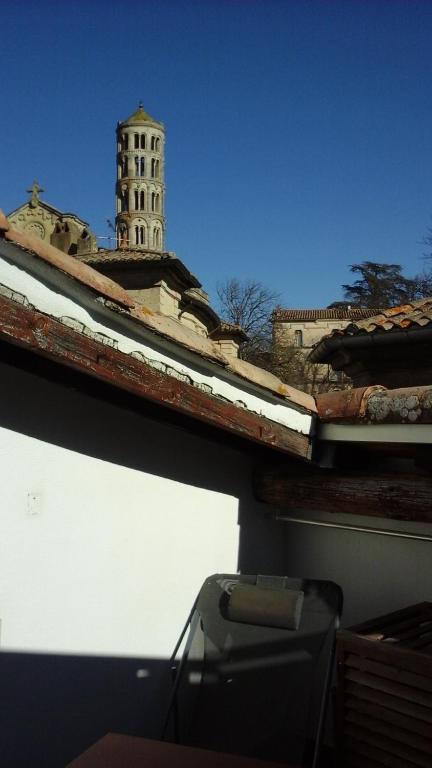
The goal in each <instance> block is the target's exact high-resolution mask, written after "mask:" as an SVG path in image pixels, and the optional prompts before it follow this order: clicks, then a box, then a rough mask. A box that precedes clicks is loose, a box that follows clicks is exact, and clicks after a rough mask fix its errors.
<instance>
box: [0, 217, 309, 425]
mask: <svg viewBox="0 0 432 768" xmlns="http://www.w3.org/2000/svg"><path fill="white" fill-rule="evenodd" d="M0 236H3V238H4V239H5V240H8V241H9V242H11V243H12V244H15V245H16V246H17V247H18V248H20V249H21V250H24V251H26V252H29V253H31V254H34V255H35V256H37V257H38V258H40V259H42V260H44V261H46V262H48V263H50V264H52V265H53V266H55V267H57V268H58V269H59V270H61V271H62V272H64V273H65V274H67V275H69V276H70V277H72V278H73V279H75V280H77V281H78V282H80V283H82V284H83V285H86V286H88V287H90V288H92V289H93V290H94V291H96V292H97V293H99V294H100V295H101V296H103V297H105V298H107V299H110V300H111V301H114V302H115V303H117V304H120V305H121V306H123V307H124V310H123V311H124V313H125V314H126V315H129V316H130V317H131V318H132V319H134V320H135V321H137V322H140V323H142V324H143V325H144V326H146V327H147V328H148V329H149V330H151V331H153V332H154V333H156V334H158V335H160V336H163V337H164V338H166V339H169V340H172V341H173V342H175V343H177V344H179V345H180V346H182V347H185V348H187V349H189V350H191V351H192V352H195V353H196V354H198V355H201V356H202V357H205V358H208V359H210V360H212V361H213V362H215V363H218V364H219V365H221V366H222V367H223V368H226V369H228V370H230V371H232V373H234V374H236V375H238V376H239V377H241V378H242V379H244V380H247V381H249V382H251V383H253V384H255V385H258V386H259V387H262V388H263V389H265V390H268V391H270V392H272V393H273V394H275V395H277V396H278V397H280V398H281V401H282V402H283V401H284V400H287V401H289V402H290V403H291V404H295V405H298V406H299V407H300V408H305V409H307V410H309V411H311V412H316V406H315V400H314V398H313V397H311V395H308V394H306V393H305V392H301V391H300V390H296V389H294V388H293V387H290V386H288V385H286V384H284V383H283V382H282V381H281V380H280V379H279V378H278V377H277V376H274V375H273V374H271V373H268V372H267V371H264V370H262V369H261V368H258V367H257V366H255V365H251V364H250V363H247V362H245V361H244V360H238V359H236V358H232V357H228V356H226V355H224V354H223V353H222V352H221V350H220V349H219V346H218V345H217V344H215V343H214V342H212V341H211V339H209V338H205V337H203V336H200V335H199V334H197V333H195V332H194V331H192V330H190V329H188V328H187V327H186V326H184V325H182V324H181V323H180V322H179V321H178V320H175V319H174V318H171V317H168V316H167V315H162V314H161V313H159V312H155V311H153V310H151V309H149V308H148V307H146V306H144V305H143V304H141V303H139V302H137V301H134V300H133V299H132V298H131V297H130V296H129V295H128V294H127V293H126V291H124V290H123V288H121V286H119V285H117V283H115V282H114V281H113V280H110V279H109V278H107V277H104V276H103V275H101V274H100V273H99V272H96V271H95V270H94V269H92V268H91V267H90V266H88V265H87V264H83V263H80V262H79V261H78V260H77V259H76V258H74V257H73V256H69V255H68V254H66V253H63V252H62V251H59V250H58V249H57V248H54V247H53V246H51V245H48V244H47V243H44V242H43V241H42V240H40V239H39V238H38V237H34V236H31V235H26V234H24V233H21V232H18V231H15V230H13V229H11V228H10V225H9V222H8V220H7V218H6V217H5V216H4V214H3V213H2V211H1V210H0Z"/></svg>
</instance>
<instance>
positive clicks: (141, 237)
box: [135, 226, 145, 245]
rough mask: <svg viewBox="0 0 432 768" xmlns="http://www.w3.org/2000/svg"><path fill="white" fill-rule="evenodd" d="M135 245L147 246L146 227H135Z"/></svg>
mask: <svg viewBox="0 0 432 768" xmlns="http://www.w3.org/2000/svg"><path fill="white" fill-rule="evenodd" d="M135 245H145V227H143V226H136V227H135Z"/></svg>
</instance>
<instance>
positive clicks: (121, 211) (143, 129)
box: [116, 103, 165, 251]
mask: <svg viewBox="0 0 432 768" xmlns="http://www.w3.org/2000/svg"><path fill="white" fill-rule="evenodd" d="M164 143H165V130H164V126H163V124H162V123H159V122H158V121H157V120H154V119H153V118H152V117H150V115H148V114H147V113H146V112H144V109H143V105H142V103H140V104H139V107H138V109H137V111H136V112H134V113H133V115H131V116H130V117H129V118H128V119H127V120H125V121H124V122H122V123H118V124H117V183H116V235H117V247H118V248H133V249H140V250H145V251H163V250H164V232H165V217H164V195H165V185H164Z"/></svg>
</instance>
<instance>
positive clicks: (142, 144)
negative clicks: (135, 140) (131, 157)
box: [141, 133, 146, 149]
mask: <svg viewBox="0 0 432 768" xmlns="http://www.w3.org/2000/svg"><path fill="white" fill-rule="evenodd" d="M145 147H146V136H145V133H142V134H141V149H145Z"/></svg>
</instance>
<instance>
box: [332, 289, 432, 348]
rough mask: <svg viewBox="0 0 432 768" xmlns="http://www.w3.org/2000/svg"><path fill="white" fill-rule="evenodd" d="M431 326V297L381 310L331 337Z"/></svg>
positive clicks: (334, 333)
mask: <svg viewBox="0 0 432 768" xmlns="http://www.w3.org/2000/svg"><path fill="white" fill-rule="evenodd" d="M431 324H432V297H427V298H424V299H418V300H417V301H412V302H410V303H409V304H402V305H400V306H398V307H389V308H388V309H383V310H381V311H380V312H379V313H376V314H375V315H374V316H371V317H368V318H366V319H363V320H359V321H358V322H354V323H350V324H349V325H348V326H347V327H346V328H344V329H336V330H334V331H332V333H331V334H329V336H328V337H327V338H329V337H332V336H357V335H359V334H365V333H383V332H385V333H391V332H393V331H398V330H405V329H415V328H424V327H425V326H427V325H431Z"/></svg>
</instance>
